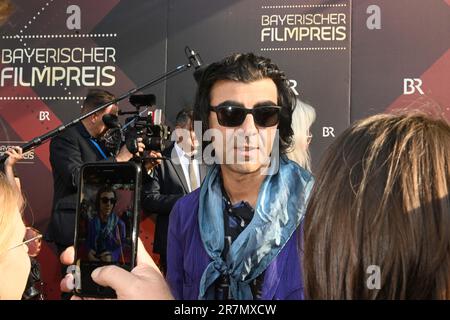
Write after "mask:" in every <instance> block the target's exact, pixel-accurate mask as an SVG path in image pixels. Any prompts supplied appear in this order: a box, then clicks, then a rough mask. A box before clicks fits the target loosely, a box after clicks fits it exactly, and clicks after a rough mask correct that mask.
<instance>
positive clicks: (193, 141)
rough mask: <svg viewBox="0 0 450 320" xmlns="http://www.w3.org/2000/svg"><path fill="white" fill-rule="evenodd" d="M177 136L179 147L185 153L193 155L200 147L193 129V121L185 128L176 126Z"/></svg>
mask: <svg viewBox="0 0 450 320" xmlns="http://www.w3.org/2000/svg"><path fill="white" fill-rule="evenodd" d="M175 134H176V137H177V143H178V145H179V146H180V148H181V149H183V151H184V152H185V153H187V154H189V155H192V154H193V153H194V152H195V151H196V150H197V148H198V147H199V142H198V140H197V136H196V135H195V131H194V129H193V127H192V121H188V122H187V123H186V125H185V126H184V127H181V126H176V127H175Z"/></svg>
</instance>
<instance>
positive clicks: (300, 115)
mask: <svg viewBox="0 0 450 320" xmlns="http://www.w3.org/2000/svg"><path fill="white" fill-rule="evenodd" d="M315 120H316V111H315V110H314V108H313V107H312V106H310V105H309V104H306V103H305V102H302V101H301V100H300V99H298V98H297V99H296V105H295V108H294V111H293V113H292V125H291V126H292V130H293V131H294V139H293V144H292V148H291V149H290V150H289V152H288V153H287V156H288V158H289V159H291V160H292V161H295V162H297V163H298V164H299V165H300V166H302V167H303V168H305V169H306V170H309V171H311V156H310V153H309V148H308V135H307V133H308V132H309V128H310V127H311V125H312V124H313V122H314V121H315ZM300 146H302V147H300Z"/></svg>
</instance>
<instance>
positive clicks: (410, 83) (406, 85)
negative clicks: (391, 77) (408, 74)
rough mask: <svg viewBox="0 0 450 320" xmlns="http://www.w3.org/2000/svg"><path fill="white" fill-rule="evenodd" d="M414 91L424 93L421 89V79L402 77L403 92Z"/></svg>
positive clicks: (411, 92)
mask: <svg viewBox="0 0 450 320" xmlns="http://www.w3.org/2000/svg"><path fill="white" fill-rule="evenodd" d="M416 91H417V92H419V93H420V94H424V92H423V91H422V79H420V78H415V79H409V78H405V79H403V94H414V93H415V92H416Z"/></svg>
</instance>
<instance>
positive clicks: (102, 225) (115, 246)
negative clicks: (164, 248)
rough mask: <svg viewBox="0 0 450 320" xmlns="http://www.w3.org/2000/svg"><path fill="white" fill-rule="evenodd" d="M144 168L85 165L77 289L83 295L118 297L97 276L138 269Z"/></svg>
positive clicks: (78, 223) (79, 208) (130, 164)
mask: <svg viewBox="0 0 450 320" xmlns="http://www.w3.org/2000/svg"><path fill="white" fill-rule="evenodd" d="M140 185H141V170H140V167H139V166H137V165H136V164H135V163H133V162H125V163H88V164H85V165H83V167H82V168H81V174H80V185H79V188H78V205H77V215H76V229H75V241H74V245H75V265H76V266H75V270H76V272H77V273H78V274H76V275H74V278H75V288H74V294H76V295H78V296H82V297H98V298H115V297H116V294H115V292H114V290H113V289H111V288H110V287H103V286H100V285H98V284H96V283H95V282H94V281H93V280H92V278H91V273H92V271H94V270H95V269H96V268H98V267H102V266H108V265H115V266H118V267H121V268H124V269H126V270H128V271H131V270H132V269H133V268H134V267H135V265H136V254H137V245H138V244H137V240H138V239H137V238H138V234H139V221H138V220H139V198H140V197H139V195H140Z"/></svg>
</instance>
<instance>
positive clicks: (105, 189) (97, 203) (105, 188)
mask: <svg viewBox="0 0 450 320" xmlns="http://www.w3.org/2000/svg"><path fill="white" fill-rule="evenodd" d="M106 192H108V193H109V192H112V193H114V199H116V200H117V193H116V190H114V189H113V188H112V187H111V186H109V185H106V186H103V187H101V188H100V189H98V191H97V196H96V198H95V209H96V210H97V214H100V197H101V196H102V194H103V193H106ZM114 207H115V205H114V206H113V208H114Z"/></svg>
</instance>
